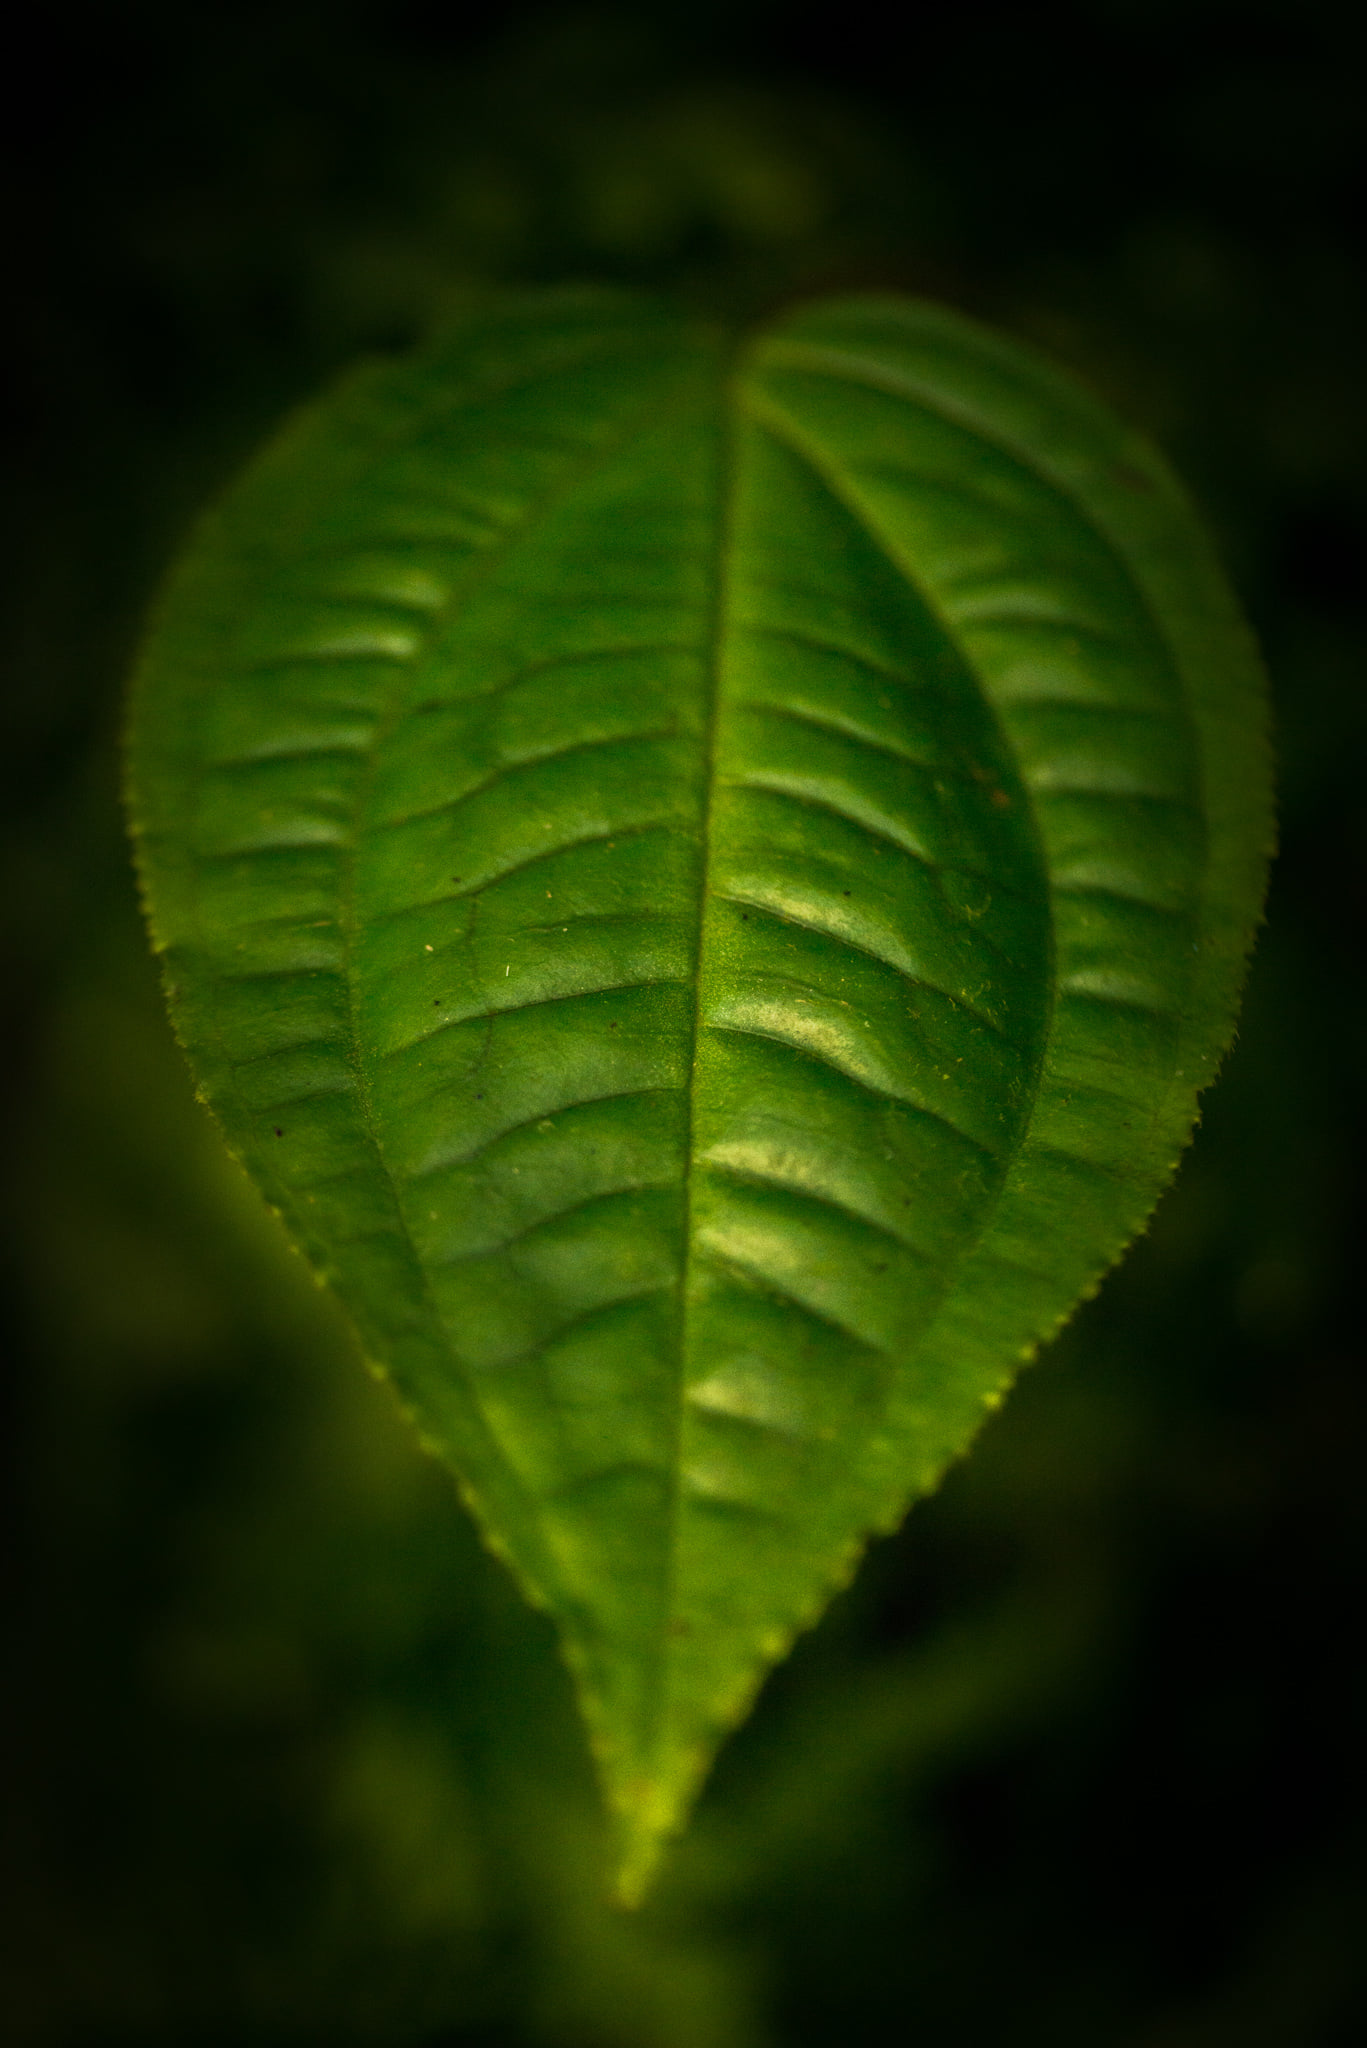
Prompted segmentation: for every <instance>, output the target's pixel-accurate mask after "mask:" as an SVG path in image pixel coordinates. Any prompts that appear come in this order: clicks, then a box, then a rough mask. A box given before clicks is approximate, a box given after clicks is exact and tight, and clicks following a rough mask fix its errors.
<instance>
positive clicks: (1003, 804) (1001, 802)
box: [992, 789, 1011, 811]
mask: <svg viewBox="0 0 1367 2048" xmlns="http://www.w3.org/2000/svg"><path fill="white" fill-rule="evenodd" d="M992 801H993V803H994V804H995V805H996V806H997V809H998V810H999V811H1009V810H1010V808H1011V799H1010V797H1009V796H1008V795H1007V794H1006V791H1005V790H1004V789H994V790H993V791H992Z"/></svg>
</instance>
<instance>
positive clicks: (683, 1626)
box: [669, 1620, 693, 1636]
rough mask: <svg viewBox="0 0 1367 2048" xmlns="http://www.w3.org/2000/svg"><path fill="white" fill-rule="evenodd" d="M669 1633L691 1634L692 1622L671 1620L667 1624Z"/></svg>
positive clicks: (673, 1634)
mask: <svg viewBox="0 0 1367 2048" xmlns="http://www.w3.org/2000/svg"><path fill="white" fill-rule="evenodd" d="M669 1633H670V1634H671V1635H672V1636H691V1635H692V1633H693V1624H692V1623H691V1622H688V1621H682V1620H681V1621H671V1622H670V1624H669Z"/></svg>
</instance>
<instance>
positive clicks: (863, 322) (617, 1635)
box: [130, 296, 1268, 1897]
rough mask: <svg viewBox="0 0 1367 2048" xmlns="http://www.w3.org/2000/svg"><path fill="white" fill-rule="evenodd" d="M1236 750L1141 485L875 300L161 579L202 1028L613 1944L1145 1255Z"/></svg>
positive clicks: (431, 388)
mask: <svg viewBox="0 0 1367 2048" xmlns="http://www.w3.org/2000/svg"><path fill="white" fill-rule="evenodd" d="M1136 479H1137V481H1136ZM1260 701H1261V700H1260V684H1259V680H1258V676H1257V670H1256V663H1255V662H1254V660H1253V658H1252V656H1251V654H1250V653H1249V651H1248V649H1247V647H1246V644H1245V642H1244V641H1243V640H1242V639H1241V638H1240V629H1239V627H1238V625H1237V621H1236V619H1235V617H1234V614H1233V609H1232V605H1231V603H1230V601H1229V600H1228V598H1227V596H1226V594H1225V593H1224V590H1223V586H1222V585H1221V583H1220V581H1219V578H1218V575H1217V574H1216V572H1215V571H1214V569H1213V567H1212V566H1211V565H1210V564H1209V562H1208V560H1207V558H1206V557H1205V554H1204V548H1203V543H1202V542H1201V540H1200V537H1199V534H1197V532H1196V530H1195V527H1194V523H1193V522H1192V520H1191V517H1190V515H1189V513H1188V512H1187V511H1186V508H1185V506H1184V503H1183V501H1182V500H1181V498H1180V494H1179V493H1177V492H1176V489H1175V487H1174V486H1173V485H1172V484H1171V480H1170V479H1169V478H1168V476H1167V473H1166V471H1165V470H1164V469H1163V468H1162V465H1161V464H1159V463H1158V462H1157V459H1156V458H1154V457H1152V456H1151V455H1150V453H1149V452H1148V451H1147V450H1146V449H1145V448H1143V446H1142V444H1139V443H1137V442H1136V441H1135V440H1134V439H1133V437H1131V436H1129V435H1128V434H1126V432H1125V431H1124V430H1123V429H1121V428H1120V427H1119V426H1118V425H1117V424H1116V423H1115V422H1113V421H1112V420H1111V419H1110V417H1109V415H1107V414H1105V413H1104V411H1103V410H1102V409H1101V408H1099V407H1097V406H1096V404H1095V402H1094V401H1091V400H1089V399H1087V398H1085V397H1084V396H1083V395H1082V394H1080V393H1078V392H1076V391H1075V390H1074V388H1073V387H1072V386H1071V385H1069V384H1067V383H1066V382H1065V381H1063V380H1061V379H1059V378H1057V377H1056V376H1055V375H1054V373H1052V372H1050V371H1048V370H1047V369H1044V368H1042V367H1041V366H1038V365H1036V364H1034V363H1033V361H1032V360H1031V359H1030V358H1028V357H1025V356H1023V355H1022V354H1021V353H1020V352H1019V351H1016V350H1014V349H1013V348H1011V347H1010V346H1008V345H1006V344H1002V343H998V342H996V341H995V340H993V339H992V338H990V337H987V336H984V335H983V334H982V333H981V331H980V330H977V329H976V328H973V327H971V326H970V325H969V324H968V323H964V322H962V321H959V320H958V319H957V318H956V317H955V316H952V315H947V314H943V313H940V312H938V311H937V310H935V309H928V308H923V307H915V306H909V305H906V304H904V303H901V302H889V301H878V300H862V301H848V302H839V301H837V302H833V303H832V304H829V305H827V306H824V307H818V308H815V309H809V310H807V311H805V312H801V313H798V314H797V315H795V316H791V317H790V318H788V319H787V320H786V321H784V322H782V323H779V324H776V325H775V326H773V327H771V328H770V329H769V330H766V331H764V332H762V333H761V334H759V335H758V336H756V337H754V338H752V339H751V340H749V341H748V342H747V343H746V344H745V345H744V346H743V347H742V349H741V350H739V351H738V352H737V351H731V350H729V349H726V348H723V347H722V346H721V345H720V344H719V342H718V341H717V340H716V339H715V338H713V337H709V336H703V335H698V334H695V333H693V332H692V331H691V330H689V329H688V328H687V327H686V326H685V325H684V324H683V323H681V322H678V321H676V320H674V319H673V318H672V317H671V316H669V315H667V314H664V313H661V312H659V311H658V310H653V309H646V308H638V307H636V306H635V305H634V303H633V302H629V301H627V302H623V301H615V300H608V299H594V298H579V299H576V298H574V297H572V296H562V297H548V298H545V299H542V300H538V301H532V302H527V303H524V304H521V305H516V304H515V305H513V306H511V307H509V308H507V309H502V310H496V311H494V312H493V313H491V314H489V315H486V316H484V317H483V318H482V319H480V318H476V319H475V320H473V321H472V322H471V323H470V324H469V325H468V326H467V327H466V328H465V329H464V330H462V331H460V332H458V333H457V334H455V335H454V336H453V337H452V338H451V339H450V340H449V341H447V342H445V343H442V344H439V345H438V346H437V347H436V348H435V349H434V350H432V351H429V353H428V354H427V356H426V357H424V358H419V359H418V361H417V362H415V363H414V364H412V365H401V366H398V367H397V368H392V367H391V368H384V369H382V370H380V371H378V372H372V373H369V374H368V376H367V377H363V378H362V380H361V381H360V382H359V383H358V384H355V385H353V386H352V387H350V389H349V391H344V393H343V394H342V395H341V396H340V397H339V398H333V399H331V400H325V401H324V402H323V404H322V405H321V406H320V407H319V408H317V409H315V411H314V412H313V413H312V414H310V415H308V416H307V417H306V418H305V420H304V421H303V422H302V424H300V425H299V426H297V427H295V428H294V429H293V430H292V431H291V433H290V434H288V435H287V436H286V438H285V439H284V441H283V442H282V443H281V444H279V445H278V447H277V449H276V450H275V451H273V452H272V453H270V454H268V455H267V456H266V457H265V458H264V459H263V461H262V463H261V464H259V465H258V467H257V469H256V470H255V471H254V472H252V474H251V475H250V476H249V478H248V479H247V480H246V481H245V482H244V484H243V485H241V486H239V487H238V490H237V491H236V492H235V493H234V494H233V496H232V497H231V498H230V500H229V501H228V503H227V505H226V506H225V507H224V508H223V509H222V510H221V511H220V513H219V514H217V515H216V516H215V518H214V519H213V520H211V522H210V524H209V526H208V527H207V528H206V530H205V532H204V534H203V535H202V536H201V538H200V541H199V542H198V544H197V546H196V548H195V549H194V550H192V552H191V554H190V556H189V557H188V558H187V561H186V564H185V565H184V566H183V568H182V569H181V571H180V572H179V577H178V580H177V581H176V582H175V583H174V584H173V586H172V588H171V591H170V593H169V596H168V598H167V600H166V603H165V605H164V608H163V613H162V618H161V621H160V623H159V626H158V627H157V629H156V630H155V631H154V633H153V635H152V638H151V641H150V643H149V650H148V654H147V657H146V660H145V663H144V668H143V673H142V676H141V679H140V683H139V689H138V699H137V704H136V707H135V716H134V720H133V727H132V740H131V755H130V767H131V788H132V805H133V810H134V815H135V822H136V825H137V828H138V831H139V835H140V861H141V867H142V873H143V877H144V886H145V888H146V892H147V895H148V899H149V908H150V912H151V917H152V922H153V928H154V932H155V933H156V936H157V941H158V944H159V945H160V946H161V947H162V949H163V950H164V951H165V953H166V956H167V961H168V981H169V983H170V985H171V988H172V1000H173V1010H174V1011H175V1014H176V1017H177V1024H178V1029H179V1030H180V1032H181V1035H182V1037H183V1039H184V1040H185V1042H186V1045H187V1048H188V1049H189V1050H190V1052H191V1056H192V1060H193V1062H194V1063H195V1065H196V1069H197V1072H198V1074H199V1077H200V1081H201V1086H202V1089H203V1092H204V1093H205V1095H206V1096H207V1098H208V1099H209V1100H210V1102H211V1103H212V1104H213V1106H214V1108H215V1109H216V1111H217V1113H218V1114H219V1116H220V1118H221V1119H222V1121H223V1123H224V1126H225V1130H226V1132H227V1134H228V1137H229V1140H230V1143H232V1144H233V1146H234V1147H235V1149H237V1150H238V1151H239V1153H240V1154H241V1155H242V1156H243V1157H244V1158H245V1159H246V1161H247V1163H248V1164H249V1167H250V1168H251V1170H252V1171H253V1172H254V1173H255V1175H256V1176H257V1178H258V1180H259V1181H260V1183H261V1184H262V1186H263V1188H264V1190H265V1192H266V1194H267V1197H268V1199H270V1200H271V1201H272V1202H273V1203H274V1204H275V1206H277V1207H278V1208H279V1209H280V1210H281V1211H282V1213H283V1214H284V1215H285V1217H286V1220H287V1223H288V1225H289V1227H290V1228H291V1230H292V1232H293V1234H294V1235H295V1237H296V1239H297V1241H298V1242H300V1244H301V1245H302V1246H303V1248H304V1249H305V1251H306V1253H307V1254H308V1256H309V1257H310V1259H311V1261H312V1262H313V1264H314V1265H315V1267H316V1269H317V1270H319V1271H320V1273H322V1274H324V1275H325V1276H327V1277H329V1278H331V1279H333V1280H334V1282H335V1284H336V1285H337V1286H338V1288H339V1291H341V1292H342V1293H343V1295H344V1298H345V1299H347V1301H348V1304H349V1306H350V1307H351V1310H352V1313H353V1316H354V1317H355V1319H356V1321H357V1323H358V1326H359V1328H360V1330H361V1334H362V1338H363V1342H364V1344H365V1347H366V1350H367V1352H368V1354H369V1355H370V1356H371V1357H372V1358H373V1359H375V1360H377V1361H380V1362H382V1363H384V1364H385V1365H386V1366H387V1367H388V1369H389V1370H390V1371H391V1372H392V1374H393V1377H394V1379H395V1383H396V1386H397V1388H398V1390H399V1393H400V1398H401V1400H402V1401H403V1402H404V1404H405V1406H406V1407H407V1408H408V1410H409V1411H410V1413H411V1414H412V1416H413V1419H414V1421H415V1423H416V1425H417V1427H418V1429H419V1432H420V1434H421V1435H422V1436H423V1437H424V1440H425V1441H426V1442H427V1443H428V1444H429V1447H431V1448H434V1449H435V1450H437V1451H438V1453H439V1454H440V1455H442V1456H443V1457H444V1458H445V1459H446V1461H447V1462H448V1463H449V1464H451V1465H452V1467H453V1468H454V1469H455V1470H456V1472H457V1474H458V1475H459V1477H460V1479H461V1481H462V1485H463V1487H464V1490H465V1492H466V1497H467V1499H468V1500H469V1501H470V1503H471V1505H472V1507H473V1508H474V1510H475V1512H476V1515H477V1517H478V1518H479V1520H480V1522H481V1525H482V1527H483V1528H484V1530H485V1533H486V1536H487V1537H488V1539H489V1540H490V1542H491V1543H492V1544H493V1545H494V1547H496V1548H498V1549H499V1550H500V1551H501V1553H502V1554H503V1555H505V1556H506V1557H507V1558H508V1560H509V1562H510V1563H511V1564H512V1565H513V1567H514V1569H515V1570H516V1571H517V1573H518V1575H519V1577H520V1578H521V1580H522V1582H523V1584H524V1586H525V1587H526V1588H527V1590H528V1592H529V1594H530V1595H531V1597H533V1598H534V1599H536V1600H537V1601H538V1602H539V1603H540V1604H542V1605H545V1606H546V1607H548V1608H549V1609H550V1611H551V1612H552V1613H553V1614H554V1616H555V1618H556V1620H557V1622H558V1624H559V1626H560V1629H561V1634H562V1640H563V1642H564V1645H565V1649H566V1654H567V1656H568V1658H569V1661H570V1663H571V1666H572V1668H573V1670H574V1672H575V1676H576V1681H577V1684H578V1687H579V1691H580V1696H581V1701H582V1703H583V1706H584V1710H585V1716H586V1720H587V1722H588V1724H589V1727H590V1731H591V1733H592V1735H593V1737H594V1741H595V1747H596V1750H597V1753H598V1757H599V1762H600V1768H601V1770H602V1774H603V1778H604V1784H605V1791H606V1793H607V1797H608V1800H609V1804H610V1805H611V1806H612V1807H613V1809H614V1810H615V1812H616V1814H617V1817H618V1823H619V1830H620V1835H621V1843H622V1854H623V1869H622V1877H621V1887H622V1891H623V1895H624V1896H628V1897H634V1896H639V1893H640V1891H641V1889H642V1888H643V1886H644V1884H645V1882H646V1880H647V1877H648V1875H649V1871H650V1869H651V1867H652V1865H653V1862H654V1859H655V1857H656V1855H657V1854H658V1849H659V1845H660V1842H661V1841H662V1840H663V1839H664V1837H665V1836H666V1835H667V1834H668V1833H669V1832H670V1831H671V1830H672V1828H674V1827H675V1826H676V1825H677V1824H678V1823H679V1821H680V1819H681V1817H682V1815H683V1813H684V1812H685V1811H686V1808H687V1805H688V1802H689V1801H690V1799H691V1798H692V1796H693V1793H694V1791H695V1790H696V1786H697V1784H698V1782H700V1779H701V1776H702V1774H703V1772H704V1771H705V1769H706V1766H707V1763H708V1761H709V1760H710V1756H711V1754H712V1751H713V1749H714V1748H715V1745H716V1742H717V1741H718V1740H719V1739H720V1737H721V1734H722V1733H723V1732H724V1730H725V1728H726V1727H727V1726H728V1725H730V1724H731V1723H733V1722H734V1720H735V1719H736V1718H738V1716H739V1715H740V1714H741V1713H742V1712H743V1711H744V1707H745V1704H746V1702H747V1700H748V1698H749V1696H750V1695H751V1693H752V1692H753V1690H754V1688H755V1686H756V1685H757V1684H758V1683H759V1681H760V1679H761V1678H762V1676H763V1673H764V1671H765V1669H767V1667H768V1665H769V1664H770V1663H772V1661H773V1659H774V1658H775V1657H776V1656H778V1655H780V1654H782V1651H783V1649H784V1648H785V1647H786V1645H787V1643H788V1641H790V1640H791V1637H792V1634H793V1633H794V1632H795V1631H796V1630H797V1629H798V1628H799V1627H801V1626H802V1625H804V1624H805V1623H806V1622H807V1621H810V1620H811V1619H813V1618H814V1617H815V1614H816V1613H817V1612H819V1610H820V1607H821V1606H822V1605H823V1604H824V1602H825V1600H826V1599H827V1598H828V1597H829V1595H830V1592H831V1591H832V1590H833V1588H834V1586H835V1584H837V1583H838V1582H839V1580H840V1579H841V1578H842V1577H843V1576H846V1575H848V1572H849V1570H850V1569H852V1566H853V1562H854V1560H855V1559H856V1558H857V1555H858V1553H859V1550H860V1549H861V1548H862V1545H863V1543H864V1541H865V1540H866V1538H867V1536H868V1534H869V1532H870V1531H871V1530H873V1529H875V1528H879V1527H886V1526H888V1525H889V1524H890V1523H892V1522H894V1521H895V1520H897V1519H898V1518H900V1514H901V1513H902V1512H904V1511H905V1507H906V1505H907V1504H908V1502H909V1500H910V1499H911V1498H914V1497H915V1495H916V1494H917V1493H919V1492H923V1491H925V1490H926V1489H927V1488H928V1487H929V1486H930V1485H933V1484H934V1483H935V1480H936V1479H937V1478H938V1476H939V1473H940V1471H941V1470H942V1469H943V1467H944V1464H945V1463H946V1462H947V1461H948V1459H949V1458H950V1457H952V1456H953V1455H956V1454H957V1453H958V1452H959V1451H961V1450H962V1449H963V1447H964V1446H965V1444H966V1442H967V1441H968V1440H969V1439H970V1438H971V1435H972V1433H973V1430H974V1428H975V1427H976V1425H977V1422H978V1421H979V1420H980V1419H981V1416H982V1414H983V1412H984V1408H985V1406H986V1405H990V1404H991V1403H992V1402H994V1401H995V1400H996V1399H997V1398H999V1395H1000V1391H1001V1388H1002V1387H1003V1385H1004V1384H1005V1383H1006V1381H1007V1380H1009V1378H1010V1377H1011V1375H1012V1374H1013V1372H1014V1370H1015V1369H1016V1366H1017V1364H1018V1362H1019V1358H1020V1356H1021V1354H1022V1353H1023V1352H1025V1351H1028V1350H1029V1349H1032V1348H1033V1347H1034V1345H1036V1344H1037V1343H1038V1342H1039V1341H1040V1339H1041V1338H1042V1337H1043V1336H1044V1335H1046V1334H1048V1332H1049V1330H1050V1329H1051V1328H1052V1327H1053V1326H1054V1325H1055V1324H1056V1323H1057V1321H1059V1320H1060V1319H1061V1318H1062V1317H1063V1316H1064V1315H1066V1314H1067V1313H1068V1311H1069V1310H1070V1309H1071V1307H1072V1305H1073V1303H1074V1302H1075V1301H1076V1299H1077V1297H1078V1295H1079V1293H1081V1292H1082V1291H1084V1290H1085V1289H1086V1288H1088V1287H1090V1286H1092V1285H1094V1284H1095V1282H1096V1280H1097V1278H1098V1276H1099V1274H1100V1273H1101V1272H1102V1271H1103V1270H1104V1268H1105V1266H1106V1265H1107V1264H1109V1263H1110V1262H1111V1260H1112V1259H1113V1258H1114V1257H1115V1256H1116V1255H1117V1253H1118V1252H1119V1250H1120V1249H1121V1248H1122V1246H1123V1244H1124V1242H1125V1241H1127V1239H1128V1237H1129V1236H1131V1235H1132V1234H1133V1232H1134V1230H1135V1229H1136V1228H1138V1227H1140V1226H1141V1225H1142V1222H1143V1220H1144V1218H1145V1216H1146V1215H1147V1213H1148V1210H1149V1208H1150V1207H1151V1206H1152V1202H1153V1200H1154V1199H1155V1198H1156V1195H1157V1193H1158V1192H1159V1191H1160V1189H1161V1186H1162V1184H1163V1182H1164V1180H1165V1179H1166V1177H1167V1175H1168V1173H1169V1172H1170V1170H1171V1165H1172V1163H1173V1158H1174V1156H1175V1151H1176V1149H1177V1148H1178V1147H1180V1144H1181V1143H1182V1142H1184V1140H1185V1136H1186V1134H1187V1132H1188V1130H1189V1128H1190V1123H1191V1119H1192V1115H1193V1114H1194V1106H1195V1095H1196V1090H1197V1088H1198V1087H1199V1086H1200V1085H1202V1083H1203V1082H1204V1080H1205V1079H1206V1078H1208V1075H1209V1072H1210V1071H1211V1069H1212V1066H1213V1063H1214V1061H1215V1059H1217V1058H1218V1055H1219V1052H1220V1050H1221V1049H1222V1047H1223V1044H1224V1041H1225V1039H1226V1037H1227V1035H1228V1029H1229V1025H1230V1023H1231V1021H1232V1014H1233V1004H1234V998H1235V995H1236V993H1237V983H1238V977H1239V973H1240V970H1241V964H1242V959H1243V955H1244V952H1245V950H1246V947H1247V942H1248V935H1249V932H1250V930H1251V926H1252V923H1253V920H1254V918H1255V916H1256V911H1257V904H1258V901H1259V895H1260V888H1261V874H1262V867H1263V864H1264V861H1265V842H1266V838H1267V836H1268V834H1267V826H1266V818H1267V813H1268V797H1267V773H1266V765H1265V759H1266V748H1265V740H1264V739H1263V738H1262V737H1261V727H1260V723H1259V720H1260V710H1259V706H1260ZM1192 946H1195V948H1196V950H1195V952H1194V953H1193V952H1191V951H1190V948H1191V947H1192ZM1079 1218H1080V1219H1081V1220H1079ZM1041 1245H1044V1246H1045V1247H1046V1248H1047V1256H1043V1255H1042V1254H1041V1251H1040V1246H1041Z"/></svg>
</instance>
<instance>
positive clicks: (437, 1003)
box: [432, 996, 441, 1010]
mask: <svg viewBox="0 0 1367 2048" xmlns="http://www.w3.org/2000/svg"><path fill="white" fill-rule="evenodd" d="M432 1008H433V1009H434V1010H439V1009H440V1008H441V997H440V996H433V998H432Z"/></svg>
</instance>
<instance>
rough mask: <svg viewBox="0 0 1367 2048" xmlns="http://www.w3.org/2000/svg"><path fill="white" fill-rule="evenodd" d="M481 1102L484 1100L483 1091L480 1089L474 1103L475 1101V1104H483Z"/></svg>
mask: <svg viewBox="0 0 1367 2048" xmlns="http://www.w3.org/2000/svg"><path fill="white" fill-rule="evenodd" d="M483 1100H484V1090H483V1089H482V1088H481V1089H480V1091H479V1094H478V1095H477V1096H476V1097H475V1101H476V1102H483Z"/></svg>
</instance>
